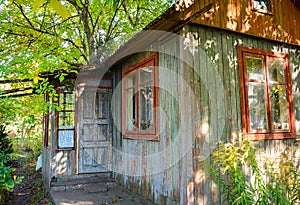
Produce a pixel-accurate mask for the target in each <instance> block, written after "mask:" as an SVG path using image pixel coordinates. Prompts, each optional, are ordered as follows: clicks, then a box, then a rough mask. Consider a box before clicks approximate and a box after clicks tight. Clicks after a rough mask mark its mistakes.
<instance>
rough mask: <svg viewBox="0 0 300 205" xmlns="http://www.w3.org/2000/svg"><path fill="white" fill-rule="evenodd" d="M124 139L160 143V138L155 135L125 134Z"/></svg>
mask: <svg viewBox="0 0 300 205" xmlns="http://www.w3.org/2000/svg"><path fill="white" fill-rule="evenodd" d="M123 139H128V140H147V141H159V136H158V135H154V134H143V133H134V134H133V133H130V134H123Z"/></svg>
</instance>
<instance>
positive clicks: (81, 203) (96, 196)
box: [50, 175, 153, 205]
mask: <svg viewBox="0 0 300 205" xmlns="http://www.w3.org/2000/svg"><path fill="white" fill-rule="evenodd" d="M50 195H51V198H52V200H53V202H54V203H55V204H56V205H93V204H97V205H99V204H100V205H101V204H119V205H121V204H132V205H140V204H146V205H151V204H153V203H151V202H150V201H147V200H145V199H143V198H142V197H140V196H138V195H137V194H134V193H132V192H130V191H129V190H126V189H125V188H124V187H121V186H120V185H118V184H117V183H116V182H115V181H114V179H112V178H110V177H109V176H107V175H105V176H102V175H100V176H91V177H88V178H77V179H76V178H75V179H69V180H62V181H58V182H52V184H51V188H50Z"/></svg>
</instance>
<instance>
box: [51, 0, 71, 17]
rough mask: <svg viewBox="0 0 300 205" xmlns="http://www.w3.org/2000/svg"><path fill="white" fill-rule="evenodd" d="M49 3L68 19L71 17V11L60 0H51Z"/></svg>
mask: <svg viewBox="0 0 300 205" xmlns="http://www.w3.org/2000/svg"><path fill="white" fill-rule="evenodd" d="M49 5H50V6H51V7H52V8H53V9H54V10H55V11H56V12H57V13H58V14H59V15H61V16H62V17H63V18H65V19H67V18H69V17H70V13H69V11H68V10H67V9H66V8H65V7H64V6H63V5H61V3H60V2H59V1H57V0H50V3H49Z"/></svg>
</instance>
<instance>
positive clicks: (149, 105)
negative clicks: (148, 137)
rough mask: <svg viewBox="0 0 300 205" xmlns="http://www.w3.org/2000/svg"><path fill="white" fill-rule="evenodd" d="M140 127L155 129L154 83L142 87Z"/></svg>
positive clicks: (142, 128)
mask: <svg viewBox="0 0 300 205" xmlns="http://www.w3.org/2000/svg"><path fill="white" fill-rule="evenodd" d="M139 93H140V95H139V96H140V107H139V108H140V109H139V111H140V113H139V116H140V129H141V130H152V129H153V92H152V84H151V83H149V84H146V85H145V86H142V87H140V91H139Z"/></svg>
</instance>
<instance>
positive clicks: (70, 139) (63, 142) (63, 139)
mask: <svg viewBox="0 0 300 205" xmlns="http://www.w3.org/2000/svg"><path fill="white" fill-rule="evenodd" d="M58 147H59V148H70V147H74V130H59V131H58Z"/></svg>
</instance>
